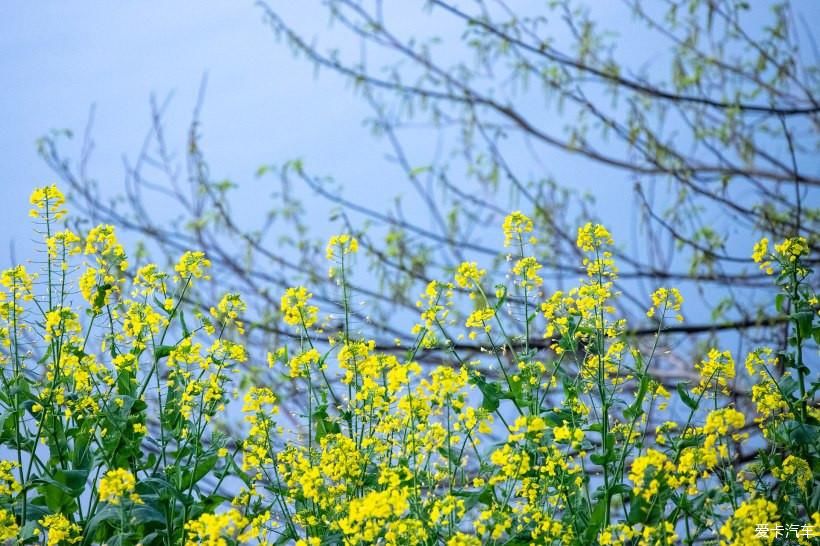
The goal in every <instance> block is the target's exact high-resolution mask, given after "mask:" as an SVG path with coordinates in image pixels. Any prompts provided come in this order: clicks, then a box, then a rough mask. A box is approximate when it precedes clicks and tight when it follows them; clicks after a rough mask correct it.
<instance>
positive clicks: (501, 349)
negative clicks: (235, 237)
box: [0, 186, 820, 546]
mask: <svg viewBox="0 0 820 546" xmlns="http://www.w3.org/2000/svg"><path fill="white" fill-rule="evenodd" d="M32 204H33V205H34V207H35V208H34V211H35V216H36V217H37V218H38V221H40V222H45V223H46V224H47V225H48V227H49V228H51V227H54V229H50V230H49V231H50V233H52V235H51V236H50V237H47V238H45V239H44V241H43V244H44V247H45V248H46V250H47V252H46V255H47V259H48V260H49V263H48V264H47V266H46V267H47V272H50V273H51V275H50V276H51V277H52V284H51V285H50V286H46V287H43V286H42V285H38V284H37V283H36V277H35V275H34V274H33V273H29V272H28V271H27V270H26V268H24V267H23V266H16V267H14V268H10V269H8V270H6V271H4V272H2V273H0V364H1V366H0V373H2V381H3V386H4V389H3V390H2V391H0V406H2V408H0V409H2V413H0V416H2V417H0V444H2V446H3V448H4V450H5V451H4V456H7V457H9V460H3V461H0V540H10V541H18V542H19V543H21V544H23V543H25V544H34V543H40V544H48V545H51V546H58V545H66V544H92V543H94V544H96V543H100V544H102V543H109V544H110V543H114V542H116V543H118V544H133V545H136V544H143V545H145V546H148V545H153V544H156V545H160V544H184V545H185V546H196V545H209V546H234V545H239V544H259V545H267V544H271V545H272V544H296V545H298V546H321V545H327V544H345V545H363V544H385V545H396V546H398V545H415V544H426V545H442V546H445V545H446V546H475V545H478V544H510V545H513V544H529V543H534V544H545V545H559V544H560V545H587V544H603V545H609V544H628V545H630V546H635V545H666V544H670V545H671V544H678V543H689V544H693V543H700V542H708V541H711V542H716V543H719V544H725V545H740V544H744V545H745V544H756V543H760V544H769V543H772V540H768V539H766V540H764V539H762V538H761V537H760V536H759V533H758V531H759V528H758V526H759V525H761V524H768V525H770V526H774V525H777V524H786V523H792V522H805V523H806V525H811V524H814V525H818V528H817V531H819V532H820V506H818V500H817V498H816V497H817V496H816V495H812V494H811V492H812V491H813V490H814V488H816V486H817V482H818V480H817V468H818V453H817V450H816V446H815V445H814V443H812V441H811V435H812V434H813V433H814V432H816V427H817V422H818V421H817V420H818V417H820V415H818V413H820V412H818V410H817V408H816V402H815V400H816V391H817V382H816V381H814V382H812V378H811V373H813V370H811V369H810V368H809V367H808V366H807V365H806V361H805V360H804V359H803V356H804V355H803V352H804V343H805V340H806V339H807V338H808V336H810V335H813V332H814V329H815V328H818V326H816V325H815V324H816V323H817V322H818V315H817V313H816V312H815V307H816V306H817V297H816V294H815V293H814V292H813V289H812V288H811V282H810V280H808V279H810V277H809V276H810V274H811V271H810V268H809V266H808V265H807V263H808V262H807V260H806V256H808V255H809V253H810V247H809V245H808V242H807V241H806V240H804V239H802V238H801V237H794V238H790V239H787V240H786V241H785V242H784V243H782V244H779V245H776V246H775V247H774V251H773V252H772V253H770V252H769V247H768V242H766V243H762V242H761V243H758V245H756V246H755V248H754V250H753V254H754V256H753V258H754V260H755V261H756V262H758V263H761V264H764V263H765V267H764V269H768V268H771V269H772V271H773V272H775V271H777V273H778V275H777V277H776V278H777V279H778V280H777V283H778V286H780V287H781V288H782V290H783V293H782V295H781V298H779V300H782V301H780V303H778V304H777V305H778V306H779V307H780V308H781V309H786V308H789V309H792V310H794V312H793V313H792V314H793V315H794V316H795V317H797V318H794V320H795V321H797V320H798V318H799V320H800V321H802V323H799V324H797V323H793V327H792V330H793V331H794V332H796V333H794V334H792V336H793V339H792V341H790V346H789V349H788V350H786V351H783V350H780V351H775V350H774V349H771V348H768V347H760V348H756V349H754V350H752V351H751V352H749V353H748V355H747V356H746V357H745V364H746V366H745V368H746V374H745V375H743V371H742V370H736V369H735V361H734V356H733V354H732V353H731V352H729V351H724V350H720V349H718V348H713V349H710V350H708V351H707V352H706V354H705V355H702V358H698V359H695V364H693V365H692V366H691V369H690V370H689V371H691V372H694V374H696V375H695V377H696V379H695V380H694V381H693V382H692V384H691V385H689V384H687V383H683V382H681V383H678V384H674V383H670V382H669V380H667V379H665V378H663V377H661V376H658V375H657V374H655V373H654V372H655V369H654V367H655V366H656V362H657V360H658V358H660V356H659V355H656V354H655V350H654V348H653V349H652V350H651V351H647V350H646V349H644V348H643V347H641V346H639V345H636V344H635V343H634V342H633V339H632V338H631V337H630V336H629V335H628V328H627V324H626V322H625V320H624V319H623V318H621V317H620V316H619V314H618V312H617V308H618V298H619V293H618V290H617V288H616V282H618V269H617V266H616V264H615V259H614V251H613V245H614V241H613V238H612V235H611V234H610V233H609V231H608V230H607V229H606V228H604V227H603V226H601V225H598V224H593V223H589V224H586V225H584V226H582V227H581V228H580V229H579V230H578V237H577V241H576V245H577V247H578V250H579V251H580V253H581V254H582V255H583V258H582V262H581V263H582V266H583V269H582V271H583V275H584V276H583V278H582V279H580V280H579V282H578V285H577V286H575V287H568V288H566V289H565V290H563V291H557V292H551V293H549V294H545V293H544V290H545V284H546V283H545V282H544V279H543V278H542V277H541V275H540V271H541V270H542V265H541V263H540V262H539V256H537V255H535V254H536V253H535V252H534V249H533V247H532V246H531V245H530V243H532V242H533V238H534V237H535V235H536V234H537V233H538V232H537V226H536V225H535V222H533V220H532V219H530V218H529V217H528V216H527V215H526V214H524V213H523V212H521V211H516V212H513V213H511V214H510V215H508V216H507V217H506V218H505V219H504V220H503V223H502V225H501V231H502V233H503V235H504V244H505V246H506V247H509V248H511V250H510V252H511V254H510V256H508V257H507V258H508V263H509V267H510V276H509V277H508V280H509V286H506V285H504V284H498V285H495V288H494V290H493V289H489V287H490V286H493V284H492V283H491V279H490V278H489V276H490V275H489V274H488V272H487V271H486V270H485V269H482V268H480V267H479V266H478V264H477V263H476V262H472V261H465V262H463V263H461V264H459V265H457V266H456V267H455V269H454V271H453V272H452V276H450V278H445V279H437V280H426V281H425V282H424V283H423V284H421V285H420V289H421V294H420V296H419V298H418V303H417V307H418V312H419V317H418V319H417V321H416V323H415V325H414V326H413V329H412V333H413V334H414V336H415V341H414V343H413V344H412V345H411V346H407V347H405V346H401V347H381V346H379V345H378V344H377V343H376V341H374V340H373V339H370V338H369V337H368V336H366V335H365V332H362V331H359V330H357V329H356V326H351V324H357V323H356V321H354V320H352V318H353V317H352V315H351V310H350V298H351V288H350V287H349V284H348V279H349V278H350V276H351V275H352V274H353V268H352V267H351V265H352V264H351V255H353V254H355V253H356V252H357V251H358V241H357V240H356V238H354V237H353V236H351V235H348V234H341V235H336V236H334V237H333V238H331V240H330V241H329V242H328V244H327V246H326V248H325V254H326V256H327V258H328V260H330V262H331V276H333V277H334V278H337V280H338V285H339V291H340V294H339V300H340V301H341V304H342V305H341V308H342V310H343V316H342V317H334V319H337V318H338V319H340V320H330V319H328V320H324V318H323V317H322V314H323V312H322V309H320V306H319V305H317V304H316V303H314V300H313V298H312V295H311V293H310V290H309V289H308V288H307V287H306V286H299V285H296V286H294V287H291V288H288V289H286V290H285V291H284V293H283V294H281V298H280V300H279V302H280V308H279V314H276V313H270V317H275V318H272V319H271V320H280V319H281V323H282V325H281V326H279V325H277V328H280V327H281V328H285V329H290V330H289V332H288V334H289V336H290V337H289V339H290V340H291V341H290V342H287V343H282V344H281V345H277V346H274V347H270V348H269V352H268V357H267V361H268V364H269V366H259V365H258V362H257V361H256V359H257V357H256V355H254V354H253V353H252V352H250V351H248V350H247V349H246V347H245V344H244V340H245V339H247V338H246V336H247V335H248V333H253V329H254V327H255V326H256V324H255V323H254V322H253V321H250V320H249V319H248V318H247V314H248V309H249V306H248V305H247V304H246V303H245V302H244V301H243V300H242V298H241V296H240V294H238V293H233V292H232V293H228V294H216V295H209V290H207V284H205V283H206V282H207V281H208V279H209V278H210V275H211V273H210V268H211V265H212V264H211V262H210V260H209V259H208V258H207V257H206V256H205V254H204V253H202V252H199V251H195V250H193V251H188V252H185V253H183V255H182V256H181V257H180V259H179V260H178V261H177V263H176V264H175V266H174V267H173V271H171V272H166V271H164V270H163V268H162V267H160V266H159V265H157V264H144V265H141V266H140V267H139V268H137V269H136V271H133V270H132V268H131V266H130V265H129V260H128V256H127V253H126V252H125V248H124V247H123V246H122V245H121V244H120V243H119V242H118V240H117V237H116V232H115V229H114V228H113V227H112V226H106V225H103V226H97V227H93V228H91V229H90V230H89V231H88V232H87V233H84V234H83V233H74V232H72V231H70V230H68V229H57V227H58V226H57V223H58V222H60V221H62V220H63V219H64V218H65V199H64V197H62V194H60V193H59V190H58V189H57V188H55V187H53V186H48V187H45V188H39V189H38V190H36V191H35V194H34V195H33V196H32ZM60 227H62V226H60ZM81 255H82V256H81ZM77 260H79V261H83V265H84V268H83V267H80V266H77V265H76V264H75V261H77ZM75 273H76V274H75ZM72 283H73V285H72ZM65 286H73V287H76V288H79V290H80V293H81V294H82V297H83V301H84V302H85V303H84V304H83V305H81V306H75V305H72V304H71V298H69V297H67V295H68V294H70V293H71V290H73V289H74V288H72V289H71V290H68V289H63V288H61V287H65ZM203 288H205V289H204V290H203ZM38 291H42V293H38ZM322 296H323V299H324V296H325V294H322ZM467 297H469V304H470V307H469V310H468V311H464V310H463V308H462V307H461V306H460V303H461V302H462V300H461V298H463V301H467ZM211 298H212V299H211ZM205 302H207V303H205ZM644 305H646V306H647V307H648V308H649V311H648V312H647V315H648V316H649V317H650V318H653V319H654V322H655V326H657V331H658V335H661V334H663V331H664V329H665V328H666V327H667V324H666V322H667V321H668V320H670V319H675V320H682V306H683V297H682V296H681V293H680V292H679V291H678V290H677V289H675V288H672V287H664V288H660V289H658V290H656V291H655V292H654V293H652V294H650V295H648V297H647V301H646V302H645V304H644ZM789 320H792V318H791V317H789ZM806 321H808V323H807V322H806ZM329 324H339V325H340V326H338V328H337V327H333V328H330V327H328V328H325V326H326V325H329ZM246 325H247V326H246ZM246 330H247V331H246ZM535 332H538V334H535ZM541 332H543V334H544V336H545V338H546V339H547V342H546V344H545V345H546V346H548V348H543V347H544V346H543V345H540V344H538V343H536V342H535V340H534V337H535V336H540V334H541ZM803 334H806V335H803ZM31 339H33V340H35V342H34V344H33V345H31V342H30V340H31ZM422 356H424V357H425V358H424V359H422ZM431 360H437V361H438V364H437V365H427V364H425V362H430V361H431ZM263 372H264V373H265V374H267V375H263ZM744 381H747V382H749V383H750V388H749V389H748V392H749V397H748V398H747V399H743V397H741V396H739V395H738V392H739V390H738V389H742V388H744V386H745V384H746V383H744ZM675 391H677V397H676V398H675V399H674V400H672V399H673V396H674V395H675ZM670 392H671V393H672V394H670ZM231 408H237V409H241V419H234V417H235V415H234V414H232V413H231ZM681 412H682V413H683V416H684V417H683V419H681V418H680V413H681ZM753 414H754V415H753ZM747 416H748V417H747ZM750 427H751V428H750ZM752 435H756V436H755V437H754V439H753V440H752V438H751V436H752ZM756 446H763V447H762V448H760V447H756ZM755 451H757V455H756V457H755V458H754V459H753V460H751V461H746V460H745V459H744V458H745V457H748V456H749V454H750V453H755ZM6 453H9V454H11V456H9V455H6ZM15 459H16V460H15ZM794 538H795V540H796V541H798V542H799V543H808V541H809V540H813V537H810V536H808V535H806V536H804V537H798V536H795V537H794Z"/></svg>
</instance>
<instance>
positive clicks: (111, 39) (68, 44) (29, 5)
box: [0, 0, 820, 266]
mask: <svg viewBox="0 0 820 546" xmlns="http://www.w3.org/2000/svg"><path fill="white" fill-rule="evenodd" d="M272 4H273V5H275V6H276V7H277V9H280V10H284V11H285V12H286V15H287V16H288V19H289V20H290V21H291V22H293V23H295V24H296V26H300V25H301V26H304V27H305V28H309V29H310V30H309V31H308V34H309V35H316V34H317V33H322V36H321V37H323V38H324V37H326V36H325V35H324V33H326V32H329V31H327V30H325V29H326V28H327V27H326V25H325V24H324V23H325V21H326V20H327V15H326V13H325V12H324V10H323V9H322V8H320V7H318V2H303V1H298V2H297V1H288V0H274V1H273V2H272ZM418 4H420V2H408V3H407V4H401V8H399V9H403V8H404V7H407V14H406V15H405V14H402V16H401V19H400V20H401V23H402V24H403V25H404V26H405V29H406V30H407V31H408V32H409V33H412V32H413V30H414V29H419V28H423V29H424V30H429V29H430V27H431V26H435V25H436V24H438V22H439V21H441V20H442V19H441V18H435V17H432V18H431V17H430V16H429V15H425V14H423V13H421V12H420V11H419V10H418V9H417V8H416V6H417V5H418ZM514 4H515V5H520V6H533V5H538V6H540V5H542V3H541V2H533V1H527V0H521V1H520V2H518V3H515V2H514ZM592 4H593V5H595V9H596V10H598V11H599V12H600V11H604V12H607V11H609V10H610V7H611V6H613V4H607V3H601V4H596V3H595V2H592ZM798 4H799V5H800V7H799V10H800V11H801V13H803V14H804V17H805V19H806V20H807V21H809V22H811V21H817V20H820V2H812V1H809V0H807V1H801V2H798ZM618 5H619V6H620V4H618ZM395 6H398V4H392V5H391V7H395ZM411 8H412V9H411ZM620 12H621V13H623V10H620ZM604 15H607V17H605V19H606V22H607V24H609V25H610V26H611V27H612V28H617V27H618V21H617V19H616V18H615V16H612V17H609V16H608V14H607V13H604ZM621 17H623V15H621ZM650 46H651V44H644V43H638V44H633V45H632V47H633V48H634V49H635V51H636V52H637V53H647V52H648V53H647V54H648V55H650V58H651V56H652V55H656V54H659V53H653V52H652V48H651V47H650ZM619 47H629V46H627V45H624V46H620V45H619ZM627 52H629V50H627ZM205 73H207V74H208V91H207V97H206V101H205V107H204V110H203V113H202V121H203V127H202V130H203V132H204V135H205V140H204V145H205V151H206V156H207V159H208V160H209V162H210V164H211V166H212V170H213V171H214V173H213V174H214V176H215V177H218V178H232V179H235V180H237V181H242V182H243V184H245V185H246V186H248V188H246V189H249V191H250V193H251V194H256V193H259V194H260V195H267V194H268V193H270V186H269V184H271V182H270V180H256V179H254V177H253V173H254V172H255V171H256V169H257V167H259V166H260V165H262V164H266V163H280V164H281V163H282V162H283V161H285V160H287V159H292V158H296V157H301V158H304V159H305V161H306V164H307V165H309V166H310V167H311V168H312V170H313V172H319V173H327V174H333V175H334V176H335V177H336V178H337V179H338V180H340V181H342V182H343V183H344V184H345V186H346V187H347V188H348V189H350V190H351V191H352V192H353V193H354V195H357V196H360V197H366V198H367V199H370V200H371V202H370V204H371V205H372V206H376V207H378V206H379V203H378V202H379V201H382V203H383V205H384V206H386V205H387V203H389V197H390V196H392V195H394V194H395V193H397V192H398V191H400V189H398V188H396V186H395V185H393V184H394V182H393V181H395V180H396V179H400V178H401V177H397V176H396V174H397V173H396V170H395V169H394V168H392V167H390V166H388V165H386V164H385V162H383V161H381V158H382V156H383V155H384V152H385V150H386V146H385V144H384V143H379V142H377V141H375V140H373V139H372V138H371V137H370V136H369V132H368V131H367V129H365V128H364V127H363V126H362V118H363V117H365V116H366V115H368V114H369V112H370V110H369V108H368V107H367V106H366V105H365V103H364V101H363V100H361V99H360V98H358V97H356V96H354V95H353V93H352V92H351V91H350V89H349V86H348V85H347V84H346V83H345V82H344V80H342V79H341V78H340V77H338V76H337V75H335V74H332V73H328V72H323V73H322V74H321V75H320V76H319V77H318V78H317V77H316V76H315V74H314V70H313V68H312V67H311V66H310V65H309V64H308V63H306V62H305V61H304V60H300V59H294V58H293V57H292V56H291V53H290V51H289V50H288V48H287V47H286V46H284V45H283V44H281V43H278V42H277V41H276V40H275V39H274V37H273V35H272V32H271V31H270V29H269V28H268V27H267V26H266V25H265V24H264V23H263V21H262V12H261V10H260V8H259V7H257V6H255V5H254V3H253V2H252V1H246V0H208V1H207V2H202V1H194V0H172V1H169V0H164V1H159V0H139V1H137V0H121V1H117V2H111V1H110V0H93V1H92V0H83V1H79V0H39V1H37V2H24V1H22V0H13V1H12V0H10V1H4V2H2V3H0V77H2V81H3V84H2V85H0V121H2V125H0V191H1V192H2V199H0V233H2V235H0V266H5V265H6V264H8V261H9V251H8V247H6V245H7V242H8V241H12V240H13V241H14V242H15V243H14V244H15V248H16V253H17V259H18V260H21V259H25V258H26V257H27V256H28V255H29V250H30V240H31V231H30V224H29V223H28V219H27V215H26V213H27V205H26V203H27V196H28V194H29V192H30V191H31V188H32V187H34V186H36V185H43V184H46V183H51V182H54V181H55V180H56V178H55V176H54V175H53V174H52V173H51V171H50V170H49V169H48V167H47V166H46V165H45V164H44V163H43V162H42V161H41V160H40V159H39V158H38V157H37V154H36V148H35V140H36V139H37V138H38V137H39V136H41V135H43V134H45V133H46V132H47V131H49V130H50V129H63V128H67V129H71V130H73V131H75V133H79V134H81V133H82V131H83V129H84V127H85V125H86V122H87V120H88V115H89V111H90V108H91V106H92V105H95V106H96V117H95V126H94V132H93V135H94V141H95V151H94V155H93V158H92V162H91V163H90V165H89V170H90V172H92V173H93V174H94V176H95V177H96V178H97V179H98V181H99V183H100V185H101V186H102V187H103V188H105V189H110V190H111V191H112V192H115V191H117V190H119V189H120V188H121V186H122V180H123V158H124V157H131V158H133V157H134V156H135V155H136V153H137V151H138V150H139V147H140V145H141V143H142V141H143V139H144V137H145V134H146V132H147V130H148V127H149V97H150V96H151V94H152V93H153V94H156V96H157V97H158V98H159V99H163V98H164V97H166V96H167V95H168V94H169V93H173V94H174V98H173V102H172V104H171V107H170V110H169V114H168V117H167V122H168V135H169V137H170V138H171V139H172V142H171V145H172V147H173V148H175V149H177V150H183V149H184V142H185V141H184V139H185V128H186V125H187V123H188V122H189V120H190V115H191V110H192V108H193V105H194V102H195V98H196V95H197V89H198V87H199V85H200V81H201V79H202V77H203V75H204V74H205ZM559 122H560V123H564V122H563V121H561V120H556V123H559ZM79 141H80V138H75V141H74V143H73V144H72V146H70V147H68V148H67V149H66V150H67V151H69V152H71V155H72V156H74V157H76V156H77V155H78V150H79ZM552 159H553V158H550V157H546V158H545V162H547V163H549V166H550V168H551V169H552V170H554V171H555V172H553V174H555V175H556V176H557V177H558V180H559V182H561V183H570V184H572V183H580V184H583V183H584V182H583V181H588V183H589V184H590V185H594V186H595V189H596V193H599V194H600V196H601V197H602V199H603V200H604V201H605V202H606V203H607V204H609V205H611V204H612V203H613V202H614V201H613V200H619V199H620V200H624V199H627V197H625V196H627V195H628V190H629V187H630V184H631V182H630V181H629V179H628V178H627V177H625V176H621V177H620V178H621V179H617V176H618V175H617V173H614V175H611V176H612V177H611V178H610V177H602V176H600V175H599V171H596V170H595V167H594V166H588V165H586V164H583V163H582V162H579V161H572V162H568V163H566V168H568V169H572V170H571V171H570V172H565V171H562V169H563V168H564V163H562V162H561V161H559V160H555V161H552ZM587 163H588V162H587ZM562 175H563V176H562ZM607 176H610V175H607ZM576 181H577V182H576ZM625 190H626V191H625ZM628 199H629V200H630V202H631V198H628ZM263 201H264V200H251V201H249V202H248V203H246V204H243V206H246V207H247V208H246V210H243V214H248V215H251V214H254V213H255V212H261V210H262V209H261V208H259V207H260V203H261V202H263ZM608 210H609V211H610V212H612V213H614V214H617V215H620V216H621V218H624V217H625V216H626V215H625V214H624V209H623V208H618V207H609V208H608ZM317 221H323V220H322V219H317ZM615 221H616V222H617V219H616V220H615ZM615 227H616V230H617V226H615Z"/></svg>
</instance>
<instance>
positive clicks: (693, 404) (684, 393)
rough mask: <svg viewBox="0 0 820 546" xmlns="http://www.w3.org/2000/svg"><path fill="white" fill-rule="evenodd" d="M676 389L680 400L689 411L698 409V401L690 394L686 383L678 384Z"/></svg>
mask: <svg viewBox="0 0 820 546" xmlns="http://www.w3.org/2000/svg"><path fill="white" fill-rule="evenodd" d="M675 388H676V389H677V390H678V394H679V395H680V399H681V400H682V401H683V403H684V404H686V405H687V406H688V407H689V409H693V410H695V409H698V403H697V401H696V400H695V399H694V398H692V396H691V395H690V394H689V389H688V388H687V386H686V385H685V384H684V383H678V384H677V386H676V387H675Z"/></svg>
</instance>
